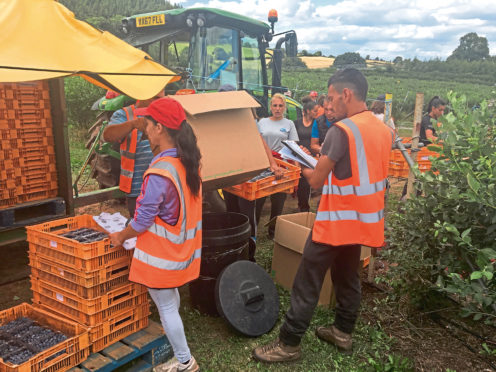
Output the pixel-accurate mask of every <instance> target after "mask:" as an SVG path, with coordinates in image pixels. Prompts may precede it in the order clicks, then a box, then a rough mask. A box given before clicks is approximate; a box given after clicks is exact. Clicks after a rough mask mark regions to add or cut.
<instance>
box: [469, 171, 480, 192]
mask: <svg viewBox="0 0 496 372" xmlns="http://www.w3.org/2000/svg"><path fill="white" fill-rule="evenodd" d="M467 182H468V185H469V186H470V188H471V189H472V190H473V191H474V192H475V193H477V192H478V191H479V188H480V183H479V181H477V180H476V179H475V178H474V176H472V174H471V173H467Z"/></svg>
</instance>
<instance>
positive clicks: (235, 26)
mask: <svg viewBox="0 0 496 372" xmlns="http://www.w3.org/2000/svg"><path fill="white" fill-rule="evenodd" d="M276 20H277V15H276V16H275V18H274V14H272V18H270V17H269V21H270V22H271V23H272V27H271V26H269V25H268V24H266V23H264V22H260V21H257V20H254V19H251V18H248V17H245V16H242V15H239V14H235V13H231V12H227V11H222V10H219V9H211V8H192V9H172V10H167V11H160V12H154V13H147V14H140V15H135V16H132V17H128V18H125V19H123V21H122V28H123V31H124V32H125V33H126V35H127V37H126V41H127V42H128V43H130V44H131V45H133V46H136V47H139V48H141V49H143V50H144V51H146V52H147V53H148V54H149V55H150V56H151V57H152V58H153V59H154V60H156V61H157V62H159V63H161V64H163V65H166V66H167V67H168V68H171V69H173V70H176V71H177V72H180V73H183V74H184V76H185V78H184V79H183V80H182V83H181V86H180V87H177V88H179V89H187V90H194V91H195V92H206V91H216V90H218V89H219V87H221V86H222V85H225V84H230V85H232V86H234V87H235V88H236V90H247V91H249V92H250V93H251V94H252V95H253V96H254V97H255V98H257V100H259V102H260V103H261V104H262V106H264V109H263V111H265V113H267V108H268V105H267V102H268V98H269V96H270V94H271V92H269V84H268V77H267V75H268V74H267V69H266V60H265V57H266V50H267V48H268V47H269V42H270V41H271V40H272V38H273V37H274V36H275V35H274V34H273V22H275V21H276ZM283 34H284V35H285V36H284V37H282V38H281V39H280V40H279V41H278V43H277V45H276V49H277V48H278V49H279V51H280V50H281V45H282V43H283V42H284V43H285V46H286V50H287V51H288V52H289V51H292V53H294V54H295V55H296V49H297V44H296V43H297V41H296V34H295V33H294V31H288V32H286V33H283ZM278 35H281V34H278ZM276 49H274V53H273V54H274V55H273V56H272V86H276V88H275V89H272V93H274V92H277V91H279V92H281V91H284V89H283V88H281V87H280V85H281V83H280V76H281V60H282V57H279V61H277V56H276V55H275V54H277V52H276ZM280 53H282V52H280ZM274 75H275V76H274ZM274 79H275V80H274ZM274 82H275V83H276V84H274ZM289 105H294V103H291V102H290V103H289ZM296 105H298V104H297V103H296ZM263 111H262V113H261V114H264V112H263ZM290 111H295V112H296V108H290ZM289 114H290V115H289V117H290V118H292V116H294V113H293V112H290V113H289ZM293 119H296V117H294V118H293Z"/></svg>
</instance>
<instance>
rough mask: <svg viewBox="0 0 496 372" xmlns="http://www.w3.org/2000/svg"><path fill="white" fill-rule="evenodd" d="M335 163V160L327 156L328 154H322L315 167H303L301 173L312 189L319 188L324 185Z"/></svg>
mask: <svg viewBox="0 0 496 372" xmlns="http://www.w3.org/2000/svg"><path fill="white" fill-rule="evenodd" d="M335 165H336V162H335V161H334V160H332V159H330V158H329V157H327V155H321V156H320V158H319V160H318V161H317V165H316V166H315V169H310V168H302V170H301V173H302V174H303V176H305V178H306V179H307V181H308V184H309V185H310V187H311V188H312V189H319V188H321V187H322V186H324V183H325V181H326V179H327V177H328V176H329V173H331V172H332V171H333V170H334V166H335Z"/></svg>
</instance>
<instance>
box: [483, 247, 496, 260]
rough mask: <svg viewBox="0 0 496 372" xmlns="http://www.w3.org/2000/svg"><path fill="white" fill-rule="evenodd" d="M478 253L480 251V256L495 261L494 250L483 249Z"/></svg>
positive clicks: (495, 253) (495, 254)
mask: <svg viewBox="0 0 496 372" xmlns="http://www.w3.org/2000/svg"><path fill="white" fill-rule="evenodd" d="M480 251H481V253H482V254H484V256H486V257H487V258H489V259H490V260H491V259H496V251H495V250H494V249H492V248H483V249H481V250H480Z"/></svg>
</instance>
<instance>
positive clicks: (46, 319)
mask: <svg viewBox="0 0 496 372" xmlns="http://www.w3.org/2000/svg"><path fill="white" fill-rule="evenodd" d="M20 317H28V318H30V319H32V320H34V321H36V322H38V323H39V324H40V325H42V326H45V327H48V328H50V329H52V330H54V331H60V332H62V333H63V334H65V335H66V336H68V339H67V340H65V341H63V342H61V343H59V344H57V345H55V346H53V347H51V348H49V349H46V350H44V351H42V352H41V353H39V354H37V355H35V356H34V357H32V358H31V359H29V360H28V361H27V362H25V363H23V364H20V365H13V364H10V363H6V362H4V361H3V360H2V359H0V372H38V371H46V372H55V371H66V370H68V369H70V368H72V367H74V366H76V365H78V364H79V363H81V362H83V361H84V360H86V358H87V357H88V355H89V352H90V343H89V334H88V330H87V328H86V327H84V326H82V325H80V324H77V323H75V322H73V321H70V320H66V319H64V318H62V317H58V316H56V315H54V314H52V313H50V312H48V311H44V310H41V309H37V308H35V307H33V306H31V305H29V304H27V303H23V304H21V305H19V306H15V307H12V308H10V309H7V310H3V311H1V312H0V325H3V324H6V323H9V322H11V321H13V320H15V319H18V318H20Z"/></svg>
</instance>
